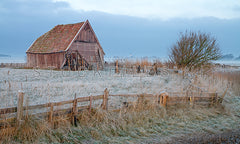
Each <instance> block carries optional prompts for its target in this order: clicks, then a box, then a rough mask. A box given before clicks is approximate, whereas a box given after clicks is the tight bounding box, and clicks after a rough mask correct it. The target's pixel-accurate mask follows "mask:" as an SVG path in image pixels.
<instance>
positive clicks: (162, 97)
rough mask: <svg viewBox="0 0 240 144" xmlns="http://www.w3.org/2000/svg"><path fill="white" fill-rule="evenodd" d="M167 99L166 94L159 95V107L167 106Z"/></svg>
mask: <svg viewBox="0 0 240 144" xmlns="http://www.w3.org/2000/svg"><path fill="white" fill-rule="evenodd" d="M167 98H168V94H167V93H165V92H164V93H161V94H160V105H161V106H163V107H166V105H167Z"/></svg>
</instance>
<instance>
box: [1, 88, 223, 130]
mask: <svg viewBox="0 0 240 144" xmlns="http://www.w3.org/2000/svg"><path fill="white" fill-rule="evenodd" d="M179 95H180V93H166V92H163V93H160V94H156V95H154V94H109V91H108V90H107V89H105V90H104V93H103V95H96V96H88V97H79V98H77V97H76V95H75V98H74V99H73V100H68V101H62V102H50V103H46V104H39V105H32V106H23V99H24V92H22V91H19V93H18V104H17V107H10V108H3V109H0V128H3V127H6V122H7V125H8V127H9V126H14V125H16V124H17V125H19V124H21V121H22V119H23V116H24V115H27V114H28V111H29V110H36V109H41V108H47V111H46V112H39V113H35V114H31V115H33V116H34V115H35V116H37V117H39V118H42V119H47V120H48V121H49V122H50V123H51V122H53V119H54V117H58V116H66V117H68V118H70V119H72V122H73V124H76V116H77V114H78V113H79V112H81V111H82V110H86V109H87V110H89V112H90V111H91V109H92V108H93V107H94V106H93V101H96V100H102V104H101V108H102V109H103V110H106V111H108V109H109V104H108V103H109V97H135V98H137V99H138V100H137V101H139V99H149V100H152V102H153V103H155V104H157V105H161V106H162V107H168V106H171V105H176V104H181V103H182V104H186V103H189V104H191V105H192V104H194V103H196V104H205V105H206V104H207V105H212V104H216V103H221V102H222V97H219V96H218V94H217V93H204V94H203V93H201V96H199V93H190V94H188V95H187V96H179ZM81 102H88V105H87V106H79V105H78V104H79V103H81ZM125 103H126V102H125ZM67 104H70V105H72V106H70V107H68V108H64V109H54V107H56V106H64V105H67ZM9 114H15V115H13V116H12V117H7V116H6V115H9ZM4 116H5V117H4Z"/></svg>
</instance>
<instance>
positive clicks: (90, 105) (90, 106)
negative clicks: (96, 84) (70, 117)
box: [89, 95, 92, 113]
mask: <svg viewBox="0 0 240 144" xmlns="http://www.w3.org/2000/svg"><path fill="white" fill-rule="evenodd" d="M89 99H90V104H89V113H91V108H92V95H91V96H90V98H89Z"/></svg>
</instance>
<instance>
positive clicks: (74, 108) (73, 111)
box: [72, 94, 77, 126]
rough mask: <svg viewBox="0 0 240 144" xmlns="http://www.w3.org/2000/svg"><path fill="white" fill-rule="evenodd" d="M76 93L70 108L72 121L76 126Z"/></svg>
mask: <svg viewBox="0 0 240 144" xmlns="http://www.w3.org/2000/svg"><path fill="white" fill-rule="evenodd" d="M76 97H77V96H76V94H75V96H74V101H73V109H72V123H73V124H74V125H75V126H77V118H76V115H77V98H76Z"/></svg>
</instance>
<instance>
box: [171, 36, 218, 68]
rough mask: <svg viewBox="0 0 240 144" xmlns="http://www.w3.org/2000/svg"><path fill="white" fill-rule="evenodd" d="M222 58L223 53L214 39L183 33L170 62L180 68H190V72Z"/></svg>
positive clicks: (172, 51)
mask: <svg viewBox="0 0 240 144" xmlns="http://www.w3.org/2000/svg"><path fill="white" fill-rule="evenodd" d="M220 57H221V52H220V49H219V46H218V44H217V41H216V39H215V38H214V37H212V36H210V34H206V33H201V32H198V33H196V32H187V31H186V32H185V33H181V35H180V38H179V40H178V41H177V42H176V44H174V45H173V46H172V48H171V49H170V54H169V58H170V61H171V62H172V63H174V64H175V65H177V67H178V68H183V69H184V68H188V69H189V70H190V71H191V70H195V69H198V68H201V67H202V66H203V65H207V64H209V63H210V61H211V60H217V59H219V58H220Z"/></svg>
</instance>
